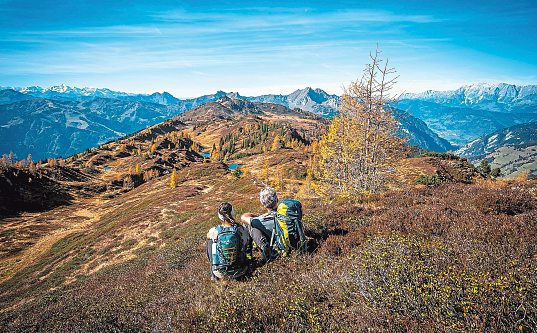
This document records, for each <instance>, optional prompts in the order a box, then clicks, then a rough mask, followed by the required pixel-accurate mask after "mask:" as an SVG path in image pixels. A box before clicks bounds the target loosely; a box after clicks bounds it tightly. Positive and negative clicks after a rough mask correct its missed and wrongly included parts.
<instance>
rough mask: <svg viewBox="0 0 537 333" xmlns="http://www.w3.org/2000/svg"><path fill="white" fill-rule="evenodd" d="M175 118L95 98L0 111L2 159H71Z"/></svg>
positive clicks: (154, 108)
mask: <svg viewBox="0 0 537 333" xmlns="http://www.w3.org/2000/svg"><path fill="white" fill-rule="evenodd" d="M174 114H175V110H172V109H170V108H168V107H167V106H164V105H160V104H154V103H144V102H137V101H132V102H130V101H120V100H117V99H109V98H95V99H92V100H88V101H66V100H53V99H44V98H35V99H31V100H23V101H18V102H14V103H11V104H4V105H0V138H2V140H0V154H2V153H9V152H10V151H13V152H14V153H15V154H16V156H17V157H18V158H19V159H21V158H25V157H26V154H28V153H30V154H32V156H33V158H34V160H36V159H43V158H48V157H58V156H63V157H66V156H69V155H72V154H75V153H78V152H81V151H83V150H85V149H87V148H91V147H95V146H97V145H99V144H102V143H105V142H107V141H110V140H114V139H117V138H119V137H122V136H124V135H127V134H130V133H133V132H135V131H138V130H140V129H143V128H145V127H147V126H150V125H153V124H155V123H157V122H159V121H163V120H166V119H168V118H170V117H172V116H173V115H174Z"/></svg>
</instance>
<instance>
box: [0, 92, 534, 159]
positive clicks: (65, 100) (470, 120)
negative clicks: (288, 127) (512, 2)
mask: <svg viewBox="0 0 537 333" xmlns="http://www.w3.org/2000/svg"><path fill="white" fill-rule="evenodd" d="M536 87H537V86H516V85H509V84H497V85H491V84H477V85H471V86H464V87H461V88H460V89H457V90H454V91H427V92H424V93H420V94H404V95H403V96H402V98H401V100H400V101H398V103H397V104H395V105H394V106H395V107H397V108H399V109H401V110H408V111H409V113H410V115H411V116H412V117H407V119H406V120H405V121H402V123H403V126H402V127H403V128H402V131H403V133H405V135H407V136H408V137H409V138H410V139H411V143H412V144H415V145H418V146H420V147H423V148H426V149H429V150H433V151H440V152H441V151H448V150H452V149H456V148H457V147H458V146H462V145H464V144H466V143H468V142H470V141H472V140H474V139H476V138H478V137H480V136H483V135H486V134H489V133H491V132H494V131H497V130H501V129H504V128H507V127H510V126H513V125H516V124H523V123H528V122H532V121H537V97H536V96H537V94H536V91H537V88H536ZM13 89H14V90H13ZM224 96H225V97H230V98H239V99H243V100H248V101H250V102H256V103H274V104H279V105H283V106H285V107H288V108H290V109H294V108H300V109H302V110H305V111H310V112H313V113H315V114H318V115H321V116H323V117H325V118H332V117H333V116H334V115H336V114H337V112H338V107H339V97H338V96H337V95H331V94H328V93H326V92H325V91H323V90H322V89H312V88H309V87H307V88H304V89H298V90H296V91H294V92H292V93H291V94H288V95H277V94H269V95H261V96H242V95H240V94H239V93H237V92H224V91H217V92H216V93H215V94H210V95H204V96H200V97H196V98H189V99H179V98H176V97H174V96H173V95H171V94H169V93H167V92H163V93H153V94H130V93H125V92H117V91H113V90H110V89H106V88H104V89H97V88H76V87H69V86H65V85H60V86H54V87H50V88H42V87H35V86H34V87H26V88H9V90H3V91H0V112H2V114H1V115H0V136H1V137H2V138H5V137H13V138H17V137H19V138H21V137H22V139H20V140H19V141H18V142H17V143H16V144H15V145H14V146H13V145H11V146H9V145H10V144H13V142H2V143H1V144H0V149H1V150H2V151H0V152H2V153H3V152H8V151H9V150H13V151H16V152H17V155H20V157H23V156H24V155H25V154H26V151H30V152H33V154H35V156H36V157H38V156H41V157H44V156H59V155H63V156H65V155H68V154H72V153H73V152H75V151H80V150H81V149H82V150H83V149H86V148H89V147H93V146H95V145H97V144H100V143H103V142H105V141H108V140H111V139H115V138H117V137H119V136H121V135H123V134H128V133H131V132H132V131H136V130H139V129H142V128H144V127H146V126H150V125H153V124H155V123H157V122H159V121H162V120H164V119H167V118H170V117H172V116H174V115H178V114H182V113H184V112H186V111H188V110H191V109H193V108H196V107H198V106H201V105H204V104H207V103H210V102H214V101H216V100H218V99H220V98H222V97H224ZM29 101H34V102H33V103H30V102H29ZM13 103H19V104H15V105H11V104H13ZM51 103H52V104H51ZM2 104H3V106H2ZM8 104H9V105H8ZM50 105H53V106H52V107H51V106H50ZM95 105H100V107H101V108H103V109H105V110H106V112H105V114H103V113H102V112H101V111H99V109H98V107H95ZM62 109H63V111H62ZM132 109H134V110H135V111H132ZM3 110H5V111H3ZM62 113H64V114H65V116H63V118H62V119H63V120H64V121H63V122H62V121H60V122H58V123H55V121H50V119H51V118H53V119H59V118H61V117H60V116H59V115H60V114H62ZM21 114H25V115H26V116H25V117H21ZM73 117H74V118H73ZM47 119H49V120H47ZM67 119H81V120H82V121H84V122H85V123H87V124H88V126H87V127H86V125H85V123H82V122H74V121H67ZM53 124H56V125H53ZM82 124H84V125H82ZM54 127H58V128H61V129H59V130H58V133H55V134H54V135H52V134H51V133H49V132H50V131H52V130H53V128H54ZM81 127H84V128H81ZM32 132H34V134H30V133H32ZM82 132H84V133H85V134H82ZM42 133H47V135H50V138H52V139H51V140H48V139H47V140H45V141H47V142H46V146H45V147H43V148H42V149H41V150H40V148H38V147H41V146H42V145H39V144H36V143H34V142H35V140H40V138H41V137H42ZM88 133H91V134H88ZM79 136H80V137H79ZM82 137H83V138H87V140H83V139H81V138H82ZM60 138H61V139H60ZM446 140H447V141H446ZM4 141H5V140H4ZM60 141H65V142H64V143H62V144H56V143H58V142H60ZM81 141H87V142H81ZM8 146H9V147H8Z"/></svg>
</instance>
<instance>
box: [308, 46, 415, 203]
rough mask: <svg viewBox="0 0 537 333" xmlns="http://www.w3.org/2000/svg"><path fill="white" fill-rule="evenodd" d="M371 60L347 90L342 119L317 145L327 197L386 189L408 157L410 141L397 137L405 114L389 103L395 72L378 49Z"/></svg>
mask: <svg viewBox="0 0 537 333" xmlns="http://www.w3.org/2000/svg"><path fill="white" fill-rule="evenodd" d="M370 58H371V62H370V63H369V64H368V65H366V67H365V70H364V73H363V75H362V77H361V79H359V80H357V81H355V82H351V84H350V85H349V86H348V87H347V88H346V89H345V91H344V93H343V95H342V96H341V105H340V110H339V115H337V116H336V117H335V118H334V119H333V121H332V123H331V124H330V127H329V129H328V132H327V133H326V134H325V135H324V136H323V137H322V138H321V140H320V141H319V145H318V149H317V150H318V156H317V159H318V172H319V178H320V181H321V182H320V185H321V186H320V187H319V188H320V190H321V194H323V195H325V196H329V197H345V198H352V197H355V196H357V195H360V194H364V193H371V192H379V191H381V190H383V189H384V188H385V185H386V183H387V181H388V180H389V179H390V177H391V176H392V174H393V171H394V167H395V163H396V162H397V161H399V160H400V159H402V158H404V157H405V155H406V153H407V150H406V145H405V142H406V139H405V138H403V137H400V136H398V134H399V132H400V131H399V122H398V117H400V116H401V115H398V114H397V113H396V110H395V109H394V108H393V107H391V106H390V104H389V103H390V102H393V99H392V98H391V97H390V95H389V92H390V89H391V88H392V87H393V85H394V83H395V80H396V79H397V77H395V70H394V69H393V68H389V67H388V61H387V60H386V61H385V62H384V61H383V60H382V59H381V58H380V51H379V50H377V51H375V52H374V53H372V54H371V55H370Z"/></svg>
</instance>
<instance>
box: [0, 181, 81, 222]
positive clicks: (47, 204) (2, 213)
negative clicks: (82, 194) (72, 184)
mask: <svg viewBox="0 0 537 333" xmlns="http://www.w3.org/2000/svg"><path fill="white" fill-rule="evenodd" d="M72 200H73V197H72V196H71V194H69V193H68V192H67V191H66V190H65V189H64V188H62V187H61V186H60V185H59V184H58V183H57V182H55V181H53V180H51V179H49V178H47V177H38V176H33V175H31V174H29V173H26V172H19V171H15V170H7V171H4V172H2V173H1V174H0V218H4V217H12V216H17V215H19V214H20V213H22V212H41V211H45V210H49V209H52V208H55V207H58V206H61V205H66V204H70V203H71V201H72Z"/></svg>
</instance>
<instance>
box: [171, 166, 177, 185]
mask: <svg viewBox="0 0 537 333" xmlns="http://www.w3.org/2000/svg"><path fill="white" fill-rule="evenodd" d="M176 186H177V173H176V172H175V169H173V171H172V175H171V176H170V187H171V188H175V187H176Z"/></svg>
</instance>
